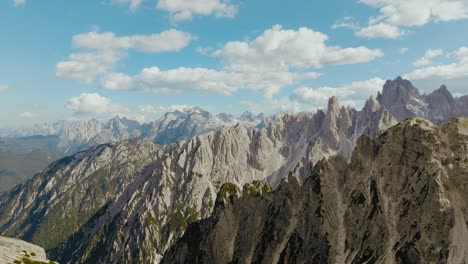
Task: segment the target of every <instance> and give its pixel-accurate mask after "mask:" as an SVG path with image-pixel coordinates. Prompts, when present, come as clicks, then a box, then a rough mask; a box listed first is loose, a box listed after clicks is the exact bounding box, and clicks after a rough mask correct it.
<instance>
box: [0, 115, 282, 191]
mask: <svg viewBox="0 0 468 264" xmlns="http://www.w3.org/2000/svg"><path fill="white" fill-rule="evenodd" d="M274 118H275V116H272V117H265V116H264V115H263V114H259V115H253V114H252V113H250V112H245V113H243V114H242V115H241V116H239V117H234V116H232V115H228V114H218V115H213V114H210V113H209V112H206V111H204V110H202V109H200V108H199V107H194V108H187V109H185V110H183V111H178V110H176V111H174V112H168V113H166V114H164V116H163V117H162V118H160V119H158V120H156V121H153V122H150V123H145V124H140V123H138V122H137V121H135V120H130V119H127V118H125V117H123V118H120V117H115V118H112V119H111V120H108V121H105V122H103V121H98V120H96V119H91V120H87V121H74V122H67V121H59V122H56V123H51V124H49V123H44V124H37V125H34V126H32V127H29V128H18V129H3V130H0V157H5V158H3V159H1V158H0V191H6V190H8V189H10V188H11V187H13V186H14V185H16V184H18V183H21V182H23V181H24V180H26V179H29V178H31V177H32V176H33V175H34V174H35V173H39V172H41V171H42V170H44V169H45V168H46V167H47V165H48V164H50V163H51V162H52V161H54V160H56V159H58V158H61V157H64V156H68V155H72V154H74V153H76V152H78V151H82V150H86V149H88V148H90V147H92V146H95V145H99V144H105V143H111V142H118V141H121V140H125V139H131V138H141V139H146V140H152V141H154V142H156V143H158V144H169V143H174V142H177V141H180V140H187V139H190V138H192V137H193V136H195V135H200V134H204V133H208V132H211V131H216V130H219V129H221V128H223V127H229V126H233V125H235V124H242V125H243V126H246V127H255V126H262V125H264V124H265V123H267V122H270V121H272V120H274Z"/></svg>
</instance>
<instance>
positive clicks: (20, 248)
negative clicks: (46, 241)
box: [0, 237, 55, 264]
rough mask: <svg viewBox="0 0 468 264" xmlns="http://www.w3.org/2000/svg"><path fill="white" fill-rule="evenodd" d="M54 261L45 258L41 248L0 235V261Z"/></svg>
mask: <svg viewBox="0 0 468 264" xmlns="http://www.w3.org/2000/svg"><path fill="white" fill-rule="evenodd" d="M24 260H26V261H28V260H29V261H30V262H29V263H32V261H36V262H34V263H36V264H41V263H43V264H49V263H55V262H53V261H49V260H47V257H46V254H45V251H44V249H43V248H41V247H39V246H36V245H33V244H30V243H27V242H24V241H21V240H18V239H14V238H7V237H0V263H28V262H25V261H24ZM15 261H16V262H15Z"/></svg>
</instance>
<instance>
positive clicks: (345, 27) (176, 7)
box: [0, 0, 468, 127]
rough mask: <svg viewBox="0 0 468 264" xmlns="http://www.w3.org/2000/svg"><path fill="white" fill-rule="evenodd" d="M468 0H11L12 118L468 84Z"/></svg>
mask: <svg viewBox="0 0 468 264" xmlns="http://www.w3.org/2000/svg"><path fill="white" fill-rule="evenodd" d="M467 18H468V1H467V0H424V1H423V0H406V1H403V0H361V1H337V0H334V1H309V0H307V1H306V0H291V1H288V2H287V4H285V2H284V1H266V0H251V1H236V0H231V1H227V0H102V1H91V0H81V1H60V0H45V1H37V0H0V32H2V36H1V38H0V110H1V111H0V120H1V121H2V123H1V125H0V126H1V127H10V126H18V125H28V124H31V123H37V122H43V121H54V120H58V119H85V118H101V119H105V118H109V117H112V116H115V115H125V116H128V117H130V118H135V119H138V120H139V121H142V122H145V121H151V120H152V119H155V118H157V117H158V116H160V115H161V114H162V113H163V112H165V111H170V110H173V109H181V108H184V107H190V106H200V107H202V108H204V109H206V110H209V111H211V112H214V113H219V112H227V113H232V114H240V113H241V112H243V111H245V110H251V111H254V112H266V113H273V112H278V111H291V112H297V111H315V110H316V109H317V108H323V107H324V106H326V102H327V98H328V97H330V96H332V95H335V96H338V98H339V99H340V101H341V102H342V103H343V104H350V105H353V106H356V107H360V106H361V105H362V103H363V101H364V100H365V99H366V98H368V97H369V96H370V94H376V93H377V91H378V90H380V89H381V86H382V84H383V82H384V80H386V79H393V78H395V77H396V76H398V75H402V76H405V77H407V78H409V79H410V80H412V81H413V82H414V84H415V85H416V86H417V87H418V88H420V89H421V90H423V91H426V92H428V91H431V90H434V89H436V88H438V87H439V86H440V85H441V84H442V83H445V84H447V85H448V87H449V90H451V91H452V92H453V93H454V94H456V95H462V94H467V92H468V86H467V85H466V84H467V83H468V82H467V81H468V49H467V48H465V46H468V34H467V33H468V30H467V28H468V19H467Z"/></svg>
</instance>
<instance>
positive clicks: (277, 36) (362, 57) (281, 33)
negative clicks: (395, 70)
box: [214, 25, 383, 70]
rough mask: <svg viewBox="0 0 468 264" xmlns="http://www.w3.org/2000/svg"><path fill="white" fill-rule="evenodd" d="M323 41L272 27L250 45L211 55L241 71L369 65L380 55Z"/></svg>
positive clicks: (309, 34) (233, 44)
mask: <svg viewBox="0 0 468 264" xmlns="http://www.w3.org/2000/svg"><path fill="white" fill-rule="evenodd" d="M327 40H328V36H327V35H325V34H323V33H321V32H317V31H314V30H312V29H309V28H306V27H302V28H299V29H298V30H288V29H283V28H282V26H281V25H275V26H273V27H272V28H270V29H267V30H266V31H265V32H263V33H262V34H261V35H260V36H258V37H257V38H256V39H255V40H253V41H251V42H248V41H243V42H241V41H234V42H228V43H226V44H225V45H224V47H223V48H222V49H220V50H217V51H216V52H215V53H214V55H215V56H220V57H222V58H223V59H224V60H226V61H227V62H228V64H229V67H230V68H234V69H243V70H244V69H246V70H258V69H270V68H272V67H275V68H283V69H287V68H291V67H293V68H310V67H312V68H320V67H322V66H323V65H326V64H352V63H363V62H369V61H371V60H374V59H376V58H378V57H381V56H383V52H382V51H381V50H379V49H369V48H367V47H363V46H360V47H354V48H341V47H339V46H328V45H327V44H326V41H327Z"/></svg>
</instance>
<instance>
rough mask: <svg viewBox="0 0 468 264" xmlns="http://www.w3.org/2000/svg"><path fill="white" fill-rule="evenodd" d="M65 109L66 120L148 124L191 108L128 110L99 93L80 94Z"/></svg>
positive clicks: (152, 106)
mask: <svg viewBox="0 0 468 264" xmlns="http://www.w3.org/2000/svg"><path fill="white" fill-rule="evenodd" d="M65 108H67V109H69V110H71V111H72V116H71V117H69V118H68V119H88V118H98V119H108V118H112V117H114V116H120V117H126V118H129V119H132V120H137V121H138V122H140V123H141V122H149V121H153V120H156V119H157V118H160V117H161V116H162V115H163V114H165V113H166V112H173V111H175V110H179V111H184V110H187V109H190V108H193V106H190V105H175V104H174V105H159V106H155V105H139V106H137V107H135V108H130V107H128V106H126V105H124V104H120V103H115V102H113V101H112V99H111V98H109V97H106V96H103V95H100V94H99V93H82V94H81V95H79V96H76V97H72V98H70V99H68V101H67V103H66V104H65ZM28 113H29V112H25V113H22V114H21V116H22V117H32V114H31V115H30V114H28Z"/></svg>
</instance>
